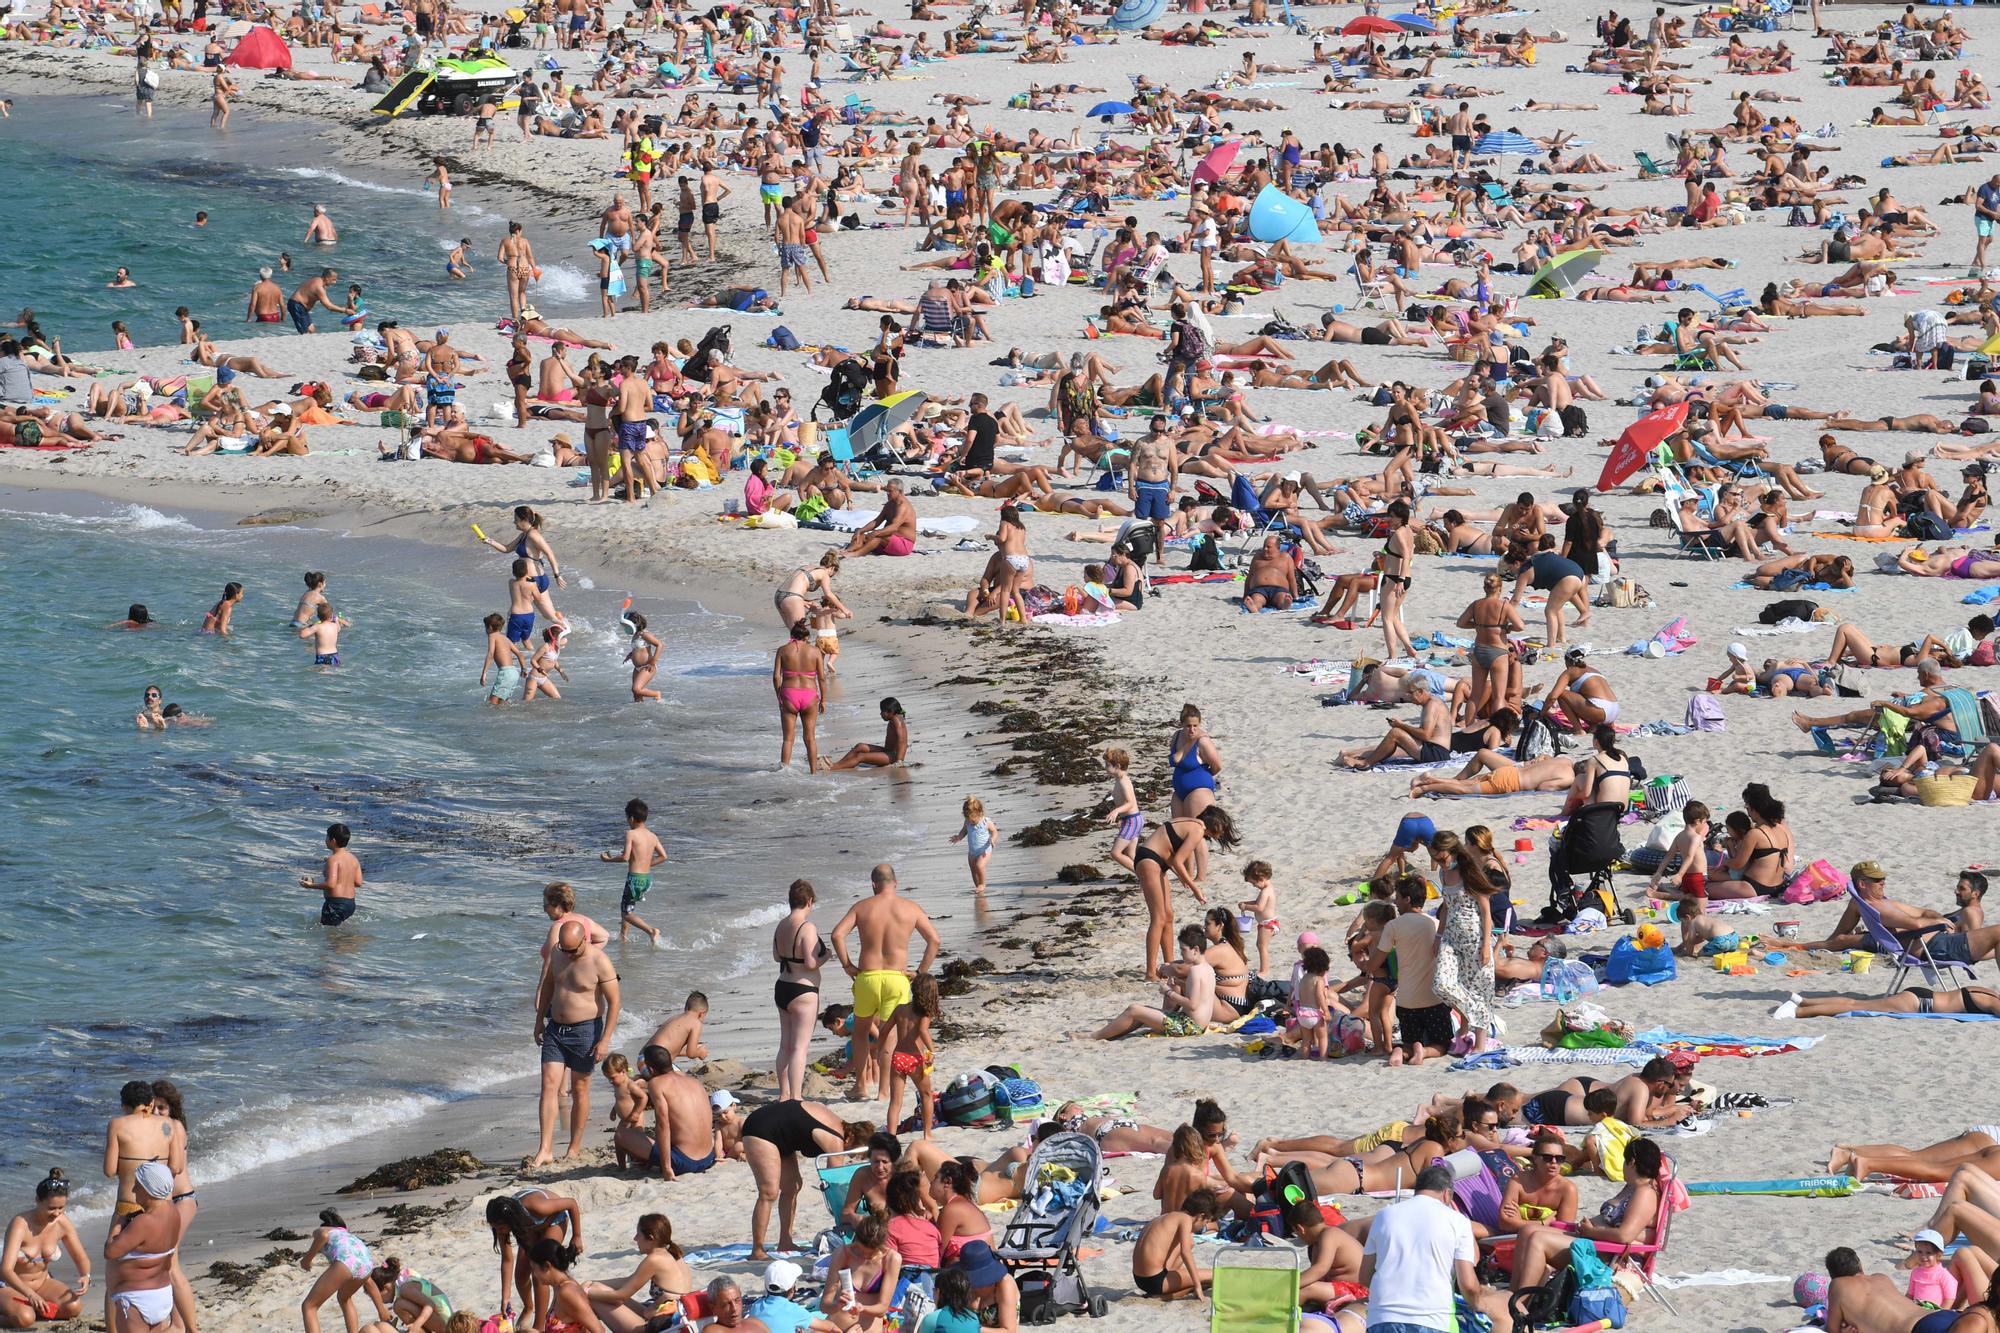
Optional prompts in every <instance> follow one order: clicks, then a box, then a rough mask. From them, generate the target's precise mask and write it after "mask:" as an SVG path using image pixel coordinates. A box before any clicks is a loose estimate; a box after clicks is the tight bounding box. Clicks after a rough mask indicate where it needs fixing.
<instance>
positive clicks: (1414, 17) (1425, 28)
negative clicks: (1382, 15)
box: [1395, 14, 1438, 34]
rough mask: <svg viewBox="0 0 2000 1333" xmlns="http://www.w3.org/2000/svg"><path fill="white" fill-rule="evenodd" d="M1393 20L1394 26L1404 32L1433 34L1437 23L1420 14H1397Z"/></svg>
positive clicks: (1436, 28)
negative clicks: (1394, 21)
mask: <svg viewBox="0 0 2000 1333" xmlns="http://www.w3.org/2000/svg"><path fill="white" fill-rule="evenodd" d="M1395 20H1396V26H1397V27H1399V28H1401V29H1402V30H1403V31H1404V32H1422V33H1431V34H1435V33H1436V32H1437V30H1438V25H1437V24H1435V23H1433V22H1431V21H1430V20H1429V19H1427V18H1425V17H1424V16H1423V15H1422V14H1397V15H1396V16H1395Z"/></svg>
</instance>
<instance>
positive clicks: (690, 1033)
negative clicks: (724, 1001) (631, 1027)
mask: <svg viewBox="0 0 2000 1333" xmlns="http://www.w3.org/2000/svg"><path fill="white" fill-rule="evenodd" d="M707 1021H708V996H707V995H706V994H704V993H703V992H701V991H698V990H697V991H689V992H688V997H687V1003H686V1004H684V1005H682V1006H681V1011H680V1012H679V1013H677V1014H675V1015H674V1016H673V1017H672V1018H669V1019H668V1020H667V1021H666V1022H664V1023H662V1024H660V1026H659V1028H658V1029H657V1030H656V1031H655V1032H654V1033H653V1037H652V1040H651V1041H648V1042H647V1043H646V1044H647V1045H648V1046H657V1047H659V1048H660V1049H661V1050H663V1051H665V1052H666V1053H667V1054H668V1055H670V1056H672V1057H674V1058H675V1059H677V1060H706V1059H708V1047H706V1046H704V1045H702V1042H701V1026H702V1024H703V1023H706V1022H707Z"/></svg>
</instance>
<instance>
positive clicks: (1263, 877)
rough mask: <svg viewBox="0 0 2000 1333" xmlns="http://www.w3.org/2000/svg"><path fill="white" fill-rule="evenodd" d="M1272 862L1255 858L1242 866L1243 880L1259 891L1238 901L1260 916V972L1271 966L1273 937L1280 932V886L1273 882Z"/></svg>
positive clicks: (1240, 908) (1239, 907) (1240, 906)
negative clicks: (1251, 896)
mask: <svg viewBox="0 0 2000 1333" xmlns="http://www.w3.org/2000/svg"><path fill="white" fill-rule="evenodd" d="M1271 875H1272V871H1271V863H1270V862H1269V861H1252V862H1251V863H1250V864H1249V865H1247V866H1244V867H1243V882H1244V883H1246V884H1248V885H1249V886H1250V887H1251V888H1253V889H1255V890H1256V891H1257V896H1256V897H1254V898H1245V899H1243V900H1242V901H1241V902H1239V903H1237V904H1236V908H1237V910H1238V911H1239V912H1248V913H1249V914H1250V915H1251V916H1253V917H1255V918H1257V925H1256V931H1257V975H1258V976H1260V977H1261V976H1263V975H1264V974H1265V973H1266V972H1269V971H1270V970H1271V941H1272V940H1273V939H1274V938H1276V937H1277V934H1278V890H1277V889H1276V887H1274V886H1273V885H1272V883H1271Z"/></svg>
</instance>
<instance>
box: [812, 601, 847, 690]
mask: <svg viewBox="0 0 2000 1333" xmlns="http://www.w3.org/2000/svg"><path fill="white" fill-rule="evenodd" d="M839 614H840V613H839V612H837V611H835V610H834V609H833V607H832V606H830V605H829V604H827V603H825V602H821V603H819V604H818V605H817V606H815V607H813V609H812V612H811V618H812V632H813V646H814V647H816V648H818V649H819V655H820V656H821V657H823V658H825V659H826V674H827V675H829V676H831V675H832V674H833V659H834V658H836V657H839V656H840V630H839V629H838V628H836V627H835V626H834V623H833V621H834V617H835V616H837V615H839Z"/></svg>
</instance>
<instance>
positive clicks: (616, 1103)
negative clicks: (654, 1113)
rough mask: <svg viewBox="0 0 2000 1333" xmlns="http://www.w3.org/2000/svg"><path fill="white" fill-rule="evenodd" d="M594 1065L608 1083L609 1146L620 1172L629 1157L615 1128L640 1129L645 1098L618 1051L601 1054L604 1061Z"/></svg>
mask: <svg viewBox="0 0 2000 1333" xmlns="http://www.w3.org/2000/svg"><path fill="white" fill-rule="evenodd" d="M598 1068H599V1069H601V1070H603V1071H604V1078H605V1081H606V1082H608V1083H610V1084H611V1148H612V1151H613V1152H615V1153H616V1154H617V1156H618V1169H619V1170H621V1171H622V1170H624V1169H625V1166H626V1163H627V1161H628V1160H629V1159H628V1158H627V1157H626V1155H625V1150H624V1149H623V1148H621V1147H619V1146H618V1131H619V1130H621V1129H626V1128H632V1129H643V1128H644V1126H643V1125H642V1124H641V1123H640V1117H641V1116H643V1115H644V1114H645V1113H646V1108H647V1106H648V1105H649V1101H648V1099H647V1096H646V1090H645V1089H644V1088H643V1087H641V1086H640V1085H639V1080H637V1079H635V1078H633V1077H632V1062H631V1061H629V1060H627V1059H626V1058H625V1057H624V1056H623V1055H622V1054H620V1053H619V1052H617V1051H613V1052H612V1053H611V1054H609V1055H607V1056H605V1057H604V1063H603V1064H602V1065H599V1066H598Z"/></svg>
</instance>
